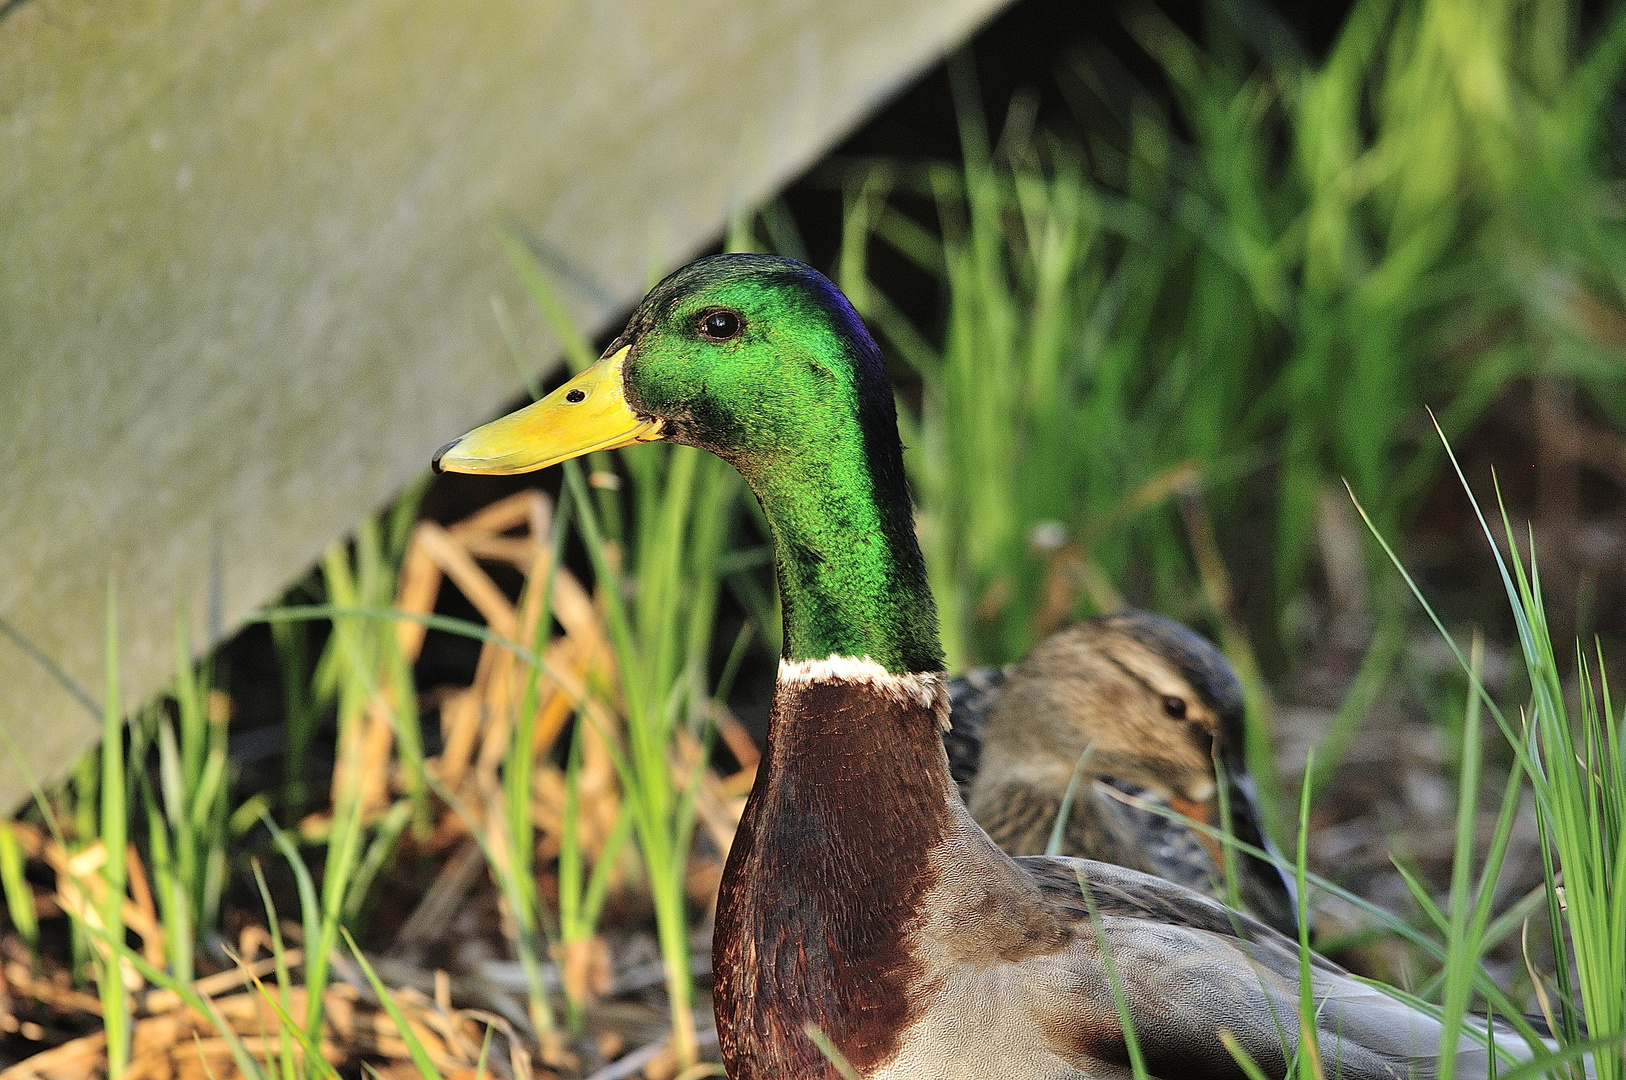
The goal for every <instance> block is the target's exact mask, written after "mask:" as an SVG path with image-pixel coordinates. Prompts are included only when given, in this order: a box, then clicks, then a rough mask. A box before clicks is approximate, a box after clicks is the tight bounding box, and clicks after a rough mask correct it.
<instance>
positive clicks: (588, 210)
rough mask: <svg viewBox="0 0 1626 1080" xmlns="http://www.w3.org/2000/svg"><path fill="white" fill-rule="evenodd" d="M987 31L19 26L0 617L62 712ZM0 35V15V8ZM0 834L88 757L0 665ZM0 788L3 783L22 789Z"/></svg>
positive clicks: (520, 7) (933, 20)
mask: <svg viewBox="0 0 1626 1080" xmlns="http://www.w3.org/2000/svg"><path fill="white" fill-rule="evenodd" d="M1001 3H1002V0H890V2H888V3H882V4H876V3H872V2H869V0H763V2H760V3H746V2H740V0H691V2H689V3H686V4H683V5H676V4H666V3H640V2H637V0H599V2H593V0H568V2H522V0H490V2H487V3H479V4H467V3H453V2H449V0H418V2H413V3H406V2H401V0H321V2H318V0H279V2H274V3H273V2H267V0H168V2H162V0H160V2H155V3H148V4H104V3H96V2H92V0H22V2H19V3H13V4H11V5H9V6H5V7H4V10H5V14H4V15H3V16H0V376H3V378H0V619H3V620H4V623H5V626H6V627H7V628H9V630H10V631H11V632H12V633H13V634H14V635H20V636H21V637H22V638H24V639H26V641H28V642H30V643H32V645H33V646H34V647H36V648H37V649H38V650H39V651H40V652H41V653H43V654H44V655H45V656H48V657H49V658H51V659H52V660H53V661H54V662H55V663H57V664H58V665H60V667H61V668H62V669H63V670H64V671H65V672H67V673H68V674H69V675H70V676H71V677H72V678H73V679H75V680H78V681H79V682H80V683H81V684H83V686H84V687H85V688H86V689H88V690H89V692H90V694H91V695H92V696H94V697H99V696H100V694H101V683H102V676H101V667H102V644H101V641H102V625H103V612H104V605H105V603H106V596H107V589H108V583H109V581H112V582H114V583H115V584H116V589H117V593H118V597H119V606H120V610H121V631H122V633H121V642H122V645H121V648H122V654H123V655H122V680H123V686H122V692H123V695H124V697H125V700H126V702H128V703H133V702H138V701H139V700H141V699H143V698H144V697H146V696H149V695H150V694H152V693H154V692H156V691H157V690H158V689H160V688H161V687H162V685H163V684H164V683H165V682H166V681H167V678H168V673H169V671H170V668H171V660H170V657H171V656H172V652H171V649H172V644H171V639H172V628H173V625H174V618H175V613H176V611H177V609H178V608H179V607H180V606H182V605H184V606H185V607H186V608H187V609H188V610H190V612H192V613H193V620H192V621H193V625H194V627H195V629H194V634H195V636H196V644H197V645H199V646H200V647H201V646H202V645H203V644H205V642H204V640H203V637H204V631H203V629H202V626H203V623H204V619H203V617H202V613H203V612H204V610H205V608H206V606H207V602H208V601H207V594H208V588H207V581H208V579H209V567H210V564H211V552H212V551H215V552H218V556H219V566H220V568H221V575H220V580H221V582H222V584H223V591H222V593H221V596H222V598H223V601H224V616H225V620H226V623H227V625H228V626H229V625H230V624H231V623H233V622H235V621H236V620H239V619H241V618H242V617H243V616H244V615H245V614H246V613H248V612H250V611H251V610H252V609H253V608H255V607H256V606H257V605H259V604H261V603H263V602H264V601H266V600H267V599H268V598H271V597H273V596H274V595H276V594H277V593H278V591H279V590H281V589H282V588H284V587H285V586H286V585H287V584H288V583H289V582H290V581H291V580H292V579H294V578H296V577H297V576H298V575H299V574H300V573H302V572H303V570H304V569H305V568H306V567H307V566H308V565H309V564H310V563H311V562H312V561H313V560H314V558H315V557H316V556H317V555H318V553H319V552H320V551H321V550H322V549H323V547H324V546H325V545H327V544H328V543H330V542H331V541H332V540H334V539H335V538H337V537H340V536H342V535H343V534H344V533H345V532H347V531H348V530H349V529H350V528H351V527H352V526H353V525H354V524H355V522H356V521H357V520H358V519H359V518H360V517H361V516H362V515H364V514H366V513H369V512H371V511H373V510H374V509H376V508H377V507H379V506H380V505H381V504H382V503H384V502H385V501H386V500H387V499H388V498H389V497H390V496H391V494H392V493H393V492H395V491H397V490H398V489H399V488H400V487H402V486H403V485H404V484H405V483H406V482H407V481H408V480H410V479H411V478H412V477H413V476H415V475H416V474H418V473H419V472H420V471H421V470H422V469H424V468H425V466H426V464H427V462H428V459H429V455H430V453H431V452H432V451H433V450H434V449H435V448H436V447H437V446H438V445H440V444H441V443H442V442H444V441H445V440H447V439H449V438H451V437H452V436H454V435H456V434H458V433H460V432H462V431H463V430H464V429H466V428H468V427H469V426H471V425H472V424H474V423H477V422H479V421H481V420H483V419H485V418H487V417H488V416H490V415H491V414H493V413H494V412H495V411H496V410H497V409H498V408H500V407H501V405H502V403H503V402H505V401H507V400H509V399H511V398H513V397H515V396H516V395H517V394H518V393H519V392H520V381H519V378H518V376H517V375H516V374H515V372H514V370H513V367H512V365H511V364H510V362H509V360H508V359H507V356H506V352H505V349H504V347H503V344H502V340H501V337H500V334H499V332H498V329H497V325H496V322H495V320H494V318H493V316H492V313H491V300H492V297H493V296H500V297H502V298H504V299H505V300H506V302H507V306H508V308H509V310H510V311H511V312H513V313H514V314H515V316H516V319H517V320H518V322H519V328H520V332H521V334H522V336H523V338H524V340H525V343H526V347H527V350H528V352H529V353H530V355H532V356H534V357H535V358H536V362H537V364H538V366H543V365H544V364H545V363H548V362H551V358H552V357H553V356H554V355H555V352H556V350H555V347H554V345H553V343H552V342H551V341H550V340H549V339H548V337H547V335H546V332H545V330H544V329H543V327H542V325H541V322H540V320H539V319H538V318H537V317H536V316H535V315H534V314H533V313H532V310H531V308H530V305H529V303H528V301H527V300H526V299H525V298H524V294H523V292H522V288H521V286H520V284H519V282H518V279H517V278H516V276H515V275H514V273H513V271H512V269H511V268H510V265H509V263H508V260H507V258H506V256H505V255H504V253H503V249H502V243H501V237H502V233H503V231H504V229H505V228H508V227H511V226H512V227H515V228H517V229H519V230H522V231H523V232H524V233H525V234H526V235H529V236H531V237H534V238H535V240H536V241H537V242H538V243H539V244H540V245H541V246H542V247H543V249H544V250H546V251H547V252H550V253H552V255H553V257H554V259H555V270H556V276H562V279H563V280H565V281H567V282H569V283H570V284H569V285H568V287H567V288H566V291H565V295H566V299H567V300H568V302H569V303H570V304H571V306H572V308H573V310H574V311H575V313H576V315H577V316H578V317H579V318H580V319H581V321H582V323H583V324H584V325H585V326H586V327H589V328H593V329H599V328H602V327H604V326H605V325H606V324H607V323H608V322H609V321H610V320H611V319H613V318H615V317H616V316H617V315H618V314H619V313H620V312H622V311H624V310H625V309H626V307H627V306H628V305H630V304H631V303H632V302H634V301H635V300H636V298H637V296H638V294H639V293H640V292H641V291H642V287H643V284H644V281H645V279H646V277H647V276H648V273H649V270H650V267H651V266H652V265H654V266H658V267H669V266H672V265H676V264H677V263H679V262H681V261H683V260H684V259H685V258H686V257H687V256H688V255H690V254H691V253H692V252H693V251H695V250H696V249H697V248H699V247H700V246H702V245H704V244H705V243H706V242H708V241H709V240H711V239H712V238H713V237H715V236H716V235H718V234H719V232H720V230H721V228H722V226H723V224H724V222H725V221H726V220H727V217H728V215H729V214H730V212H731V211H732V210H733V209H734V208H736V207H738V206H741V205H749V204H751V203H752V202H754V201H755V200H757V199H759V198H761V197H762V196H763V195H764V194H766V193H768V192H770V191H771V190H772V189H773V188H774V187H775V186H776V185H777V184H779V183H781V182H783V181H784V180H785V179H786V178H787V177H788V176H790V175H792V174H793V173H794V172H795V171H797V170H798V169H800V168H802V167H805V166H806V165H807V164H808V163H810V162H811V160H812V159H813V158H814V157H815V156H816V155H817V154H818V153H819V152H820V151H821V150H822V149H823V148H824V147H826V146H828V145H829V144H830V143H831V142H832V141H833V140H834V139H835V138H837V137H838V136H840V135H841V134H843V133H844V132H846V131H847V130H849V129H850V128H851V127H852V126H853V125H854V124H855V123H856V122H857V121H858V120H859V119H860V118H862V116H863V115H864V114H865V113H866V111H868V110H870V109H871V108H873V107H874V106H875V105H877V104H878V103H879V102H881V101H882V100H883V99H884V98H885V97H886V96H887V95H888V94H889V93H890V92H891V91H893V90H895V89H896V88H898V87H899V86H900V85H901V84H902V83H903V82H904V81H905V80H907V79H908V78H909V77H910V76H911V75H913V74H914V73H916V72H917V71H918V70H919V69H920V68H922V67H923V66H924V65H925V64H927V63H928V62H930V61H931V60H933V59H934V58H936V57H938V56H939V55H941V54H942V53H943V52H944V51H945V50H946V49H947V48H949V47H952V46H953V45H954V44H955V43H957V42H958V41H959V40H961V39H962V38H963V37H964V36H965V35H966V34H967V33H969V32H970V30H971V29H973V28H974V27H975V25H976V24H977V23H978V22H980V21H981V20H982V19H983V18H985V17H986V16H987V15H988V14H990V13H991V12H992V10H994V9H995V8H997V7H998V6H1000V5H1001ZM0 6H3V5H0ZM0 729H3V731H4V733H5V735H6V736H7V739H6V741H9V742H10V743H11V744H13V745H14V746H15V748H16V751H17V754H13V753H12V752H11V750H10V749H8V748H7V747H6V746H3V745H0V803H3V804H4V805H5V806H7V807H9V806H12V805H15V804H16V803H17V802H18V801H19V800H21V799H22V798H23V797H24V796H25V795H26V792H27V783H26V780H25V774H26V773H32V774H33V776H34V777H36V778H37V779H39V780H41V781H45V780H49V779H52V778H55V777H57V776H59V775H60V774H61V773H62V771H63V770H64V769H65V768H66V767H67V766H68V765H69V764H70V763H71V762H72V760H73V759H74V757H75V755H77V754H78V753H79V752H81V751H82V750H83V749H85V748H86V747H87V746H89V745H91V744H92V742H93V741H94V740H95V738H96V736H97V728H96V726H95V724H94V723H93V721H92V718H91V716H90V714H89V713H88V711H87V710H86V708H85V707H84V704H83V703H81V702H79V701H77V700H75V698H74V697H73V696H72V695H70V694H69V693H68V692H67V691H66V690H65V689H64V688H63V686H62V685H61V684H60V682H59V681H58V680H56V679H54V678H53V677H51V676H50V675H49V674H48V673H47V672H46V670H45V668H44V667H43V666H42V665H41V664H40V663H39V662H38V661H37V659H35V658H33V657H30V656H29V655H28V654H27V653H26V651H25V650H24V649H23V648H21V647H20V646H19V644H18V642H17V640H16V637H15V636H7V635H6V634H0ZM25 762H26V769H25V767H24V763H25Z"/></svg>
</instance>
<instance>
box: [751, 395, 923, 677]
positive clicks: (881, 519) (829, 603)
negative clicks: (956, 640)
mask: <svg viewBox="0 0 1626 1080" xmlns="http://www.w3.org/2000/svg"><path fill="white" fill-rule="evenodd" d="M844 426H845V427H846V428H847V430H844V431H841V432H839V435H838V437H835V438H831V439H829V440H827V441H824V442H822V443H821V444H820V445H818V446H817V447H816V448H815V449H814V451H813V452H811V453H802V454H795V455H788V456H786V457H784V458H779V459H776V460H774V461H772V462H769V463H766V464H764V463H741V466H740V471H741V472H742V473H743V474H744V475H745V477H746V480H747V481H748V482H749V483H750V484H751V487H752V490H753V491H755V493H756V496H757V499H758V501H759V502H760V503H761V504H762V509H763V513H764V515H765V516H766V517H767V519H768V526H769V529H770V530H771V532H772V534H773V544H774V552H775V558H776V561H777V568H778V573H779V593H780V605H781V609H782V611H783V615H784V651H783V656H784V658H785V660H787V661H790V662H808V661H815V660H823V659H826V658H828V657H831V656H847V657H858V658H864V657H867V658H869V659H871V660H873V661H875V662H876V663H877V664H879V665H881V667H883V668H885V669H886V670H887V671H889V672H891V673H893V674H895V675H902V674H906V673H909V672H922V671H939V670H941V669H942V666H943V654H942V649H941V648H940V646H939V645H938V640H937V612H936V608H935V606H934V605H933V603H932V595H931V587H930V586H929V585H928V584H927V581H926V569H925V562H924V560H923V559H922V558H921V554H920V546H919V544H918V543H917V542H916V540H915V526H914V518H913V513H912V511H911V507H910V500H909V490H908V486H907V483H906V482H905V480H904V473H903V454H902V448H901V447H900V445H899V443H898V437H897V434H896V432H897V426H896V419H895V415H894V413H893V409H892V401H891V398H890V396H887V397H886V398H885V399H884V400H883V401H880V402H871V403H869V405H868V407H867V408H865V409H863V410H862V411H861V412H860V414H859V416H857V417H856V418H855V420H854V422H853V423H852V424H850V425H844ZM876 429H879V431H877V430H876Z"/></svg>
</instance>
